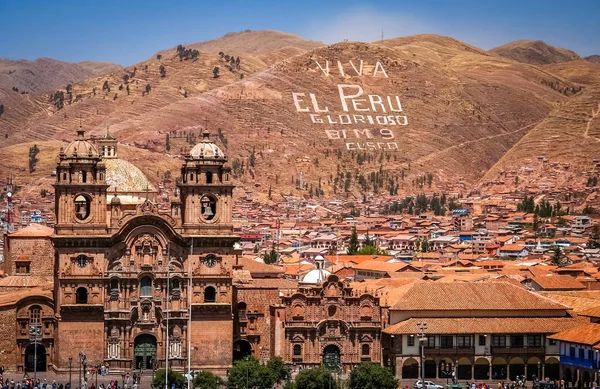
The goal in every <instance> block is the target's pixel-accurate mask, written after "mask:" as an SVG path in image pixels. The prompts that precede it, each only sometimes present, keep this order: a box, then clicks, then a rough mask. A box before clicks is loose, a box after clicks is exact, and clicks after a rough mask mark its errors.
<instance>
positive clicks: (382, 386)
mask: <svg viewBox="0 0 600 389" xmlns="http://www.w3.org/2000/svg"><path fill="white" fill-rule="evenodd" d="M398 384H399V382H398V380H397V379H396V377H394V374H392V372H391V370H390V369H386V368H385V367H383V366H381V365H379V364H376V363H372V362H362V363H360V364H359V365H358V366H356V367H355V368H354V369H352V372H351V373H350V383H349V385H348V388H349V389H396V388H397V387H398Z"/></svg>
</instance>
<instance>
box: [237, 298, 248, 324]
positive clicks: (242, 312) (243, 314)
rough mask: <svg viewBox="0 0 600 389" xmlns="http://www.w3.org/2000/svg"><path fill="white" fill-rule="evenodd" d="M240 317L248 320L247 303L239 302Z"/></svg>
mask: <svg viewBox="0 0 600 389" xmlns="http://www.w3.org/2000/svg"><path fill="white" fill-rule="evenodd" d="M238 319H239V320H246V303H244V302H241V303H238Z"/></svg>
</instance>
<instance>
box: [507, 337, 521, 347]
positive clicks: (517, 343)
mask: <svg viewBox="0 0 600 389" xmlns="http://www.w3.org/2000/svg"><path fill="white" fill-rule="evenodd" d="M523 346H524V342H523V335H511V336H510V347H523Z"/></svg>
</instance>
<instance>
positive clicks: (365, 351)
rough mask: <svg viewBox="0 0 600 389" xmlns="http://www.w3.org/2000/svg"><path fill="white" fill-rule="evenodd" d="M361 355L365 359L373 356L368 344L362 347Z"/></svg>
mask: <svg viewBox="0 0 600 389" xmlns="http://www.w3.org/2000/svg"><path fill="white" fill-rule="evenodd" d="M361 354H362V355H363V356H365V357H368V356H369V355H370V354H371V348H370V347H369V345H368V344H363V345H362V349H361Z"/></svg>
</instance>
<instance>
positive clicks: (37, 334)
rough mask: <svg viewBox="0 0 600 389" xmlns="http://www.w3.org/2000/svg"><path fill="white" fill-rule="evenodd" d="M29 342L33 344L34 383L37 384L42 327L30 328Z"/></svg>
mask: <svg viewBox="0 0 600 389" xmlns="http://www.w3.org/2000/svg"><path fill="white" fill-rule="evenodd" d="M29 340H30V341H32V342H33V381H34V382H37V379H36V378H37V343H38V342H40V341H41V340H42V327H40V326H34V325H32V326H29Z"/></svg>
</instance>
